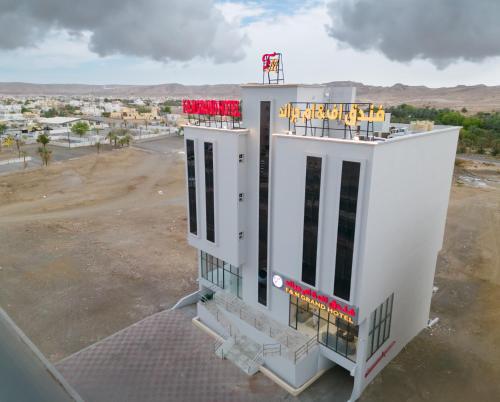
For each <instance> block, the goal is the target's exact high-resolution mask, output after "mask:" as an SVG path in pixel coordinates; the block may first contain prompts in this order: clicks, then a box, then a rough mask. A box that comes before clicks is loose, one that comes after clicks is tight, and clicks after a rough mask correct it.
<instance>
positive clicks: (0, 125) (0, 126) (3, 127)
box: [0, 123, 7, 152]
mask: <svg viewBox="0 0 500 402" xmlns="http://www.w3.org/2000/svg"><path fill="white" fill-rule="evenodd" d="M6 129H7V125H6V124H3V123H0V152H2V137H3V134H4V133H5V130H6Z"/></svg>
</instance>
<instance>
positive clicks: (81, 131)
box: [71, 121, 90, 137]
mask: <svg viewBox="0 0 500 402" xmlns="http://www.w3.org/2000/svg"><path fill="white" fill-rule="evenodd" d="M89 130H90V126H89V125H88V123H87V122H86V121H77V122H76V123H75V124H73V126H71V132H72V133H73V134H76V135H78V136H80V137H83V136H84V135H85V134H86V133H87V131H89Z"/></svg>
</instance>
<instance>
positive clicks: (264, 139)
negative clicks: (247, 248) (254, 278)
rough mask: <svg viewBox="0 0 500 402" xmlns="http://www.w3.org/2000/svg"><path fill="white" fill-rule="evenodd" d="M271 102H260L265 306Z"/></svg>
mask: <svg viewBox="0 0 500 402" xmlns="http://www.w3.org/2000/svg"><path fill="white" fill-rule="evenodd" d="M270 126H271V102H269V101H262V102H260V149H259V156H260V159H259V267H258V268H259V270H258V272H259V273H258V275H259V278H258V301H259V303H260V304H263V305H264V306H266V305H267V219H268V203H269V201H268V200H269V135H270Z"/></svg>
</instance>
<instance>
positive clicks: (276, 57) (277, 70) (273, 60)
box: [262, 52, 285, 84]
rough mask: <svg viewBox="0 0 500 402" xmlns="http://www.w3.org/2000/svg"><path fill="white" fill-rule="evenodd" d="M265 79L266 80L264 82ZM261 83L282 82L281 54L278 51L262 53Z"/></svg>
mask: <svg viewBox="0 0 500 402" xmlns="http://www.w3.org/2000/svg"><path fill="white" fill-rule="evenodd" d="M266 81H267V82H266ZM262 83H263V84H280V83H281V84H284V83H285V73H284V70H283V55H282V54H281V53H278V52H273V53H266V54H263V55H262Z"/></svg>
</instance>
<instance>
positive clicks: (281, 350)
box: [211, 286, 318, 363]
mask: <svg viewBox="0 0 500 402" xmlns="http://www.w3.org/2000/svg"><path fill="white" fill-rule="evenodd" d="M211 290H213V291H214V292H215V293H214V302H215V304H216V306H218V307H221V308H223V309H225V310H227V311H228V312H231V313H234V314H236V315H238V316H239V318H240V319H241V320H243V321H245V322H246V323H248V324H250V325H252V326H253V327H254V328H256V329H257V330H259V331H261V332H264V333H266V334H269V336H270V337H271V338H274V339H276V338H275V336H276V335H278V332H281V331H279V329H275V330H274V333H273V327H272V326H271V325H269V324H267V323H265V322H262V320H260V319H259V318H258V317H257V315H255V314H253V313H252V312H250V311H248V310H247V309H245V308H244V305H243V303H242V302H241V300H240V299H239V298H238V297H237V296H232V297H227V295H226V294H225V293H222V292H220V290H219V289H218V288H217V287H216V286H213V289H212V287H211ZM222 316H223V314H221V313H219V310H217V312H216V318H217V321H218V322H220V323H221V324H222V325H223V326H224V327H225V328H226V329H227V330H228V331H229V334H230V336H231V337H233V338H234V339H235V341H236V334H237V330H236V329H235V328H234V327H233V326H232V325H231V323H230V322H229V321H228V320H226V319H224V318H223V317H222ZM277 331H278V332H277ZM317 344H318V341H317V337H316V336H314V337H312V338H310V339H309V340H308V341H307V342H306V343H304V344H302V345H301V346H300V347H298V348H297V349H294V350H291V349H289V342H288V335H285V337H284V339H283V342H281V343H273V344H264V345H263V348H262V355H263V356H266V355H270V354H279V355H280V356H284V357H286V358H288V359H290V360H292V361H293V362H294V363H297V361H299V360H300V359H301V358H302V357H304V356H307V354H308V353H309V352H310V350H311V349H313V348H314V347H315V346H317Z"/></svg>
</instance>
